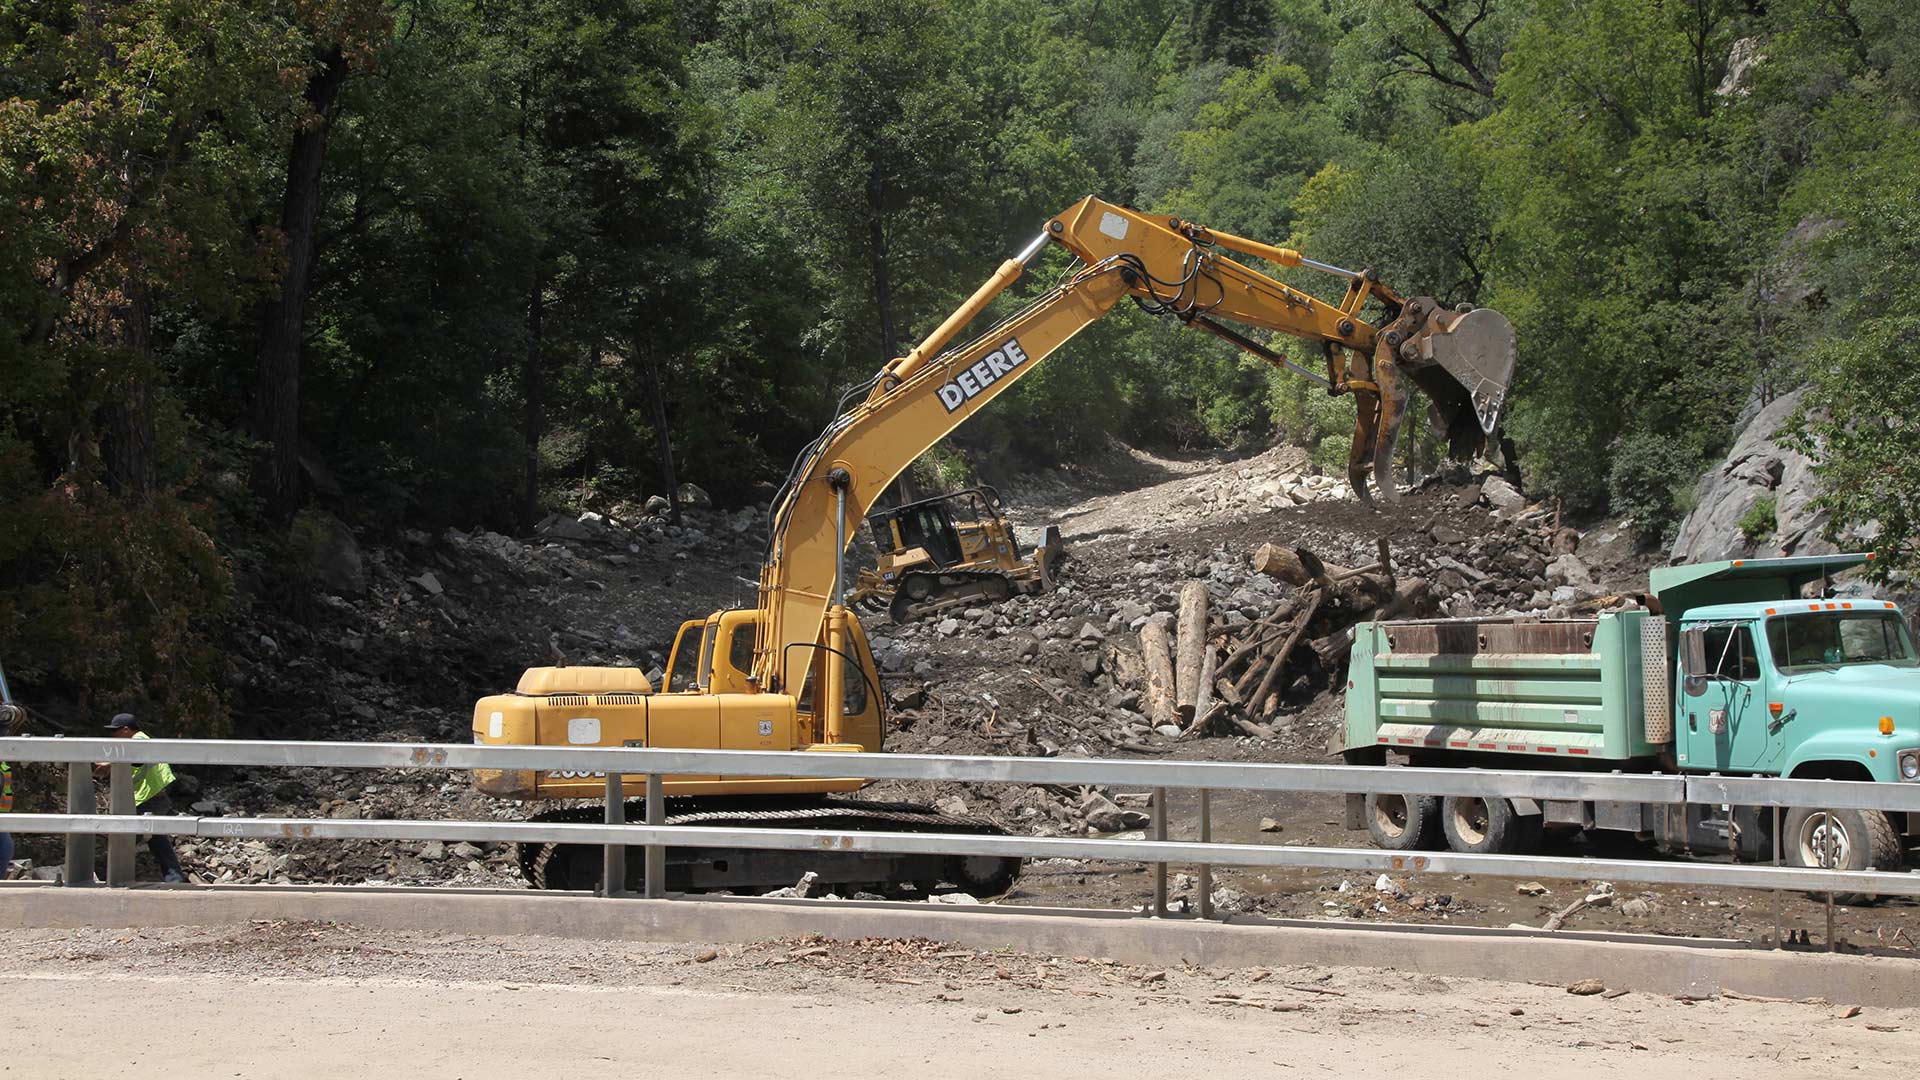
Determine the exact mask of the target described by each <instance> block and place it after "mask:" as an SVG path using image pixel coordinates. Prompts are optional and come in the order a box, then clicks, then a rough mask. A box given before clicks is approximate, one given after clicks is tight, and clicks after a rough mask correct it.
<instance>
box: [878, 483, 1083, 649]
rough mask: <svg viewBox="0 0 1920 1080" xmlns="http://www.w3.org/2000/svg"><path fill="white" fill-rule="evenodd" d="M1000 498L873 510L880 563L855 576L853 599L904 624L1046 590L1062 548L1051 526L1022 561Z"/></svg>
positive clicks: (989, 495)
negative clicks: (955, 608) (935, 613)
mask: <svg viewBox="0 0 1920 1080" xmlns="http://www.w3.org/2000/svg"><path fill="white" fill-rule="evenodd" d="M1003 505H1004V503H1003V502H1002V501H1001V498H1000V493H999V492H998V491H995V490H994V489H993V488H991V487H985V486H982V487H973V488H967V489H966V490H964V491H956V492H953V493H952V494H948V495H936V496H934V497H933V498H930V499H920V500H918V501H916V502H910V503H905V504H902V505H900V506H892V507H887V508H885V509H881V510H875V511H873V512H872V513H870V514H868V515H867V527H868V528H869V529H870V530H871V531H872V533H873V542H874V546H875V547H876V548H878V549H879V552H880V558H879V564H878V565H877V566H875V567H873V568H872V569H868V570H862V571H860V574H859V577H858V580H857V582H856V584H855V588H854V590H853V593H852V596H851V598H850V599H851V601H852V603H853V604H854V605H855V606H858V607H861V608H864V609H865V610H867V611H882V610H884V611H888V612H889V613H890V614H891V615H892V616H893V620H894V622H897V623H906V622H911V621H913V620H914V619H918V618H922V617H924V616H926V615H929V614H932V613H933V612H936V611H941V610H944V609H946V608H951V607H959V606H962V605H966V604H980V603H997V602H999V601H1001V600H1005V599H1006V598H1008V597H1010V596H1015V595H1031V594H1036V593H1042V592H1045V591H1046V590H1047V589H1048V588H1050V587H1051V586H1052V584H1053V571H1054V569H1055V568H1056V567H1057V566H1058V564H1059V561H1060V558H1061V556H1062V555H1063V553H1064V552H1063V547H1062V545H1061V542H1060V529H1059V527H1058V526H1056V525H1049V526H1047V528H1046V531H1045V533H1044V534H1043V536H1042V538H1041V541H1040V543H1039V544H1038V545H1036V546H1035V547H1034V549H1033V550H1032V552H1030V553H1029V554H1027V555H1026V556H1025V557H1022V555H1021V553H1020V544H1019V540H1018V538H1017V537H1016V536H1015V535H1014V531H1013V526H1012V525H1010V524H1009V523H1008V522H1007V519H1006V517H1005V516H1004V515H1003V514H1002V513H1001V507H1002V506H1003Z"/></svg>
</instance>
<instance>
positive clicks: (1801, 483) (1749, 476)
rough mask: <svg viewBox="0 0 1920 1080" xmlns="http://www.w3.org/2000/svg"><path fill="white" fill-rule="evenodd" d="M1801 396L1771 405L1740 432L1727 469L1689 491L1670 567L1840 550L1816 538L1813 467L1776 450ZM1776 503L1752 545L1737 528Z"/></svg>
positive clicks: (1820, 517) (1818, 518) (1821, 516)
mask: <svg viewBox="0 0 1920 1080" xmlns="http://www.w3.org/2000/svg"><path fill="white" fill-rule="evenodd" d="M1804 393H1805V391H1803V390H1795V391H1794V392H1793V393H1790V394H1783V395H1781V396H1780V397H1777V398H1774V399H1773V401H1772V402H1770V403H1768V404H1767V405H1765V406H1762V407H1761V408H1759V409H1758V411H1756V412H1754V413H1753V414H1752V415H1751V417H1750V418H1749V419H1748V420H1747V421H1746V423H1745V425H1744V426H1742V427H1741V429H1740V434H1739V437H1738V438H1736V439H1735V440H1734V444H1733V449H1732V451H1730V452H1729V453H1728V454H1727V459H1726V461H1724V462H1722V463H1721V464H1720V466H1719V467H1718V468H1716V469H1714V470H1712V471H1711V472H1708V473H1707V474H1706V475H1705V476H1702V477H1701V478H1700V483H1699V484H1698V485H1697V486H1696V487H1695V488H1694V505H1693V509H1692V510H1691V511H1690V512H1689V513H1688V514H1687V516H1686V519H1685V520H1683V521H1682V522H1681V523H1680V531H1679V532H1678V534H1676V535H1675V537H1674V540H1673V550H1672V552H1671V554H1672V557H1673V561H1674V562H1676V563H1682V562H1701V561H1704V560H1710V559H1738V558H1745V557H1747V556H1768V555H1822V554H1830V553H1832V552H1833V551H1835V550H1837V549H1836V548H1835V547H1834V545H1833V544H1832V543H1830V542H1828V541H1827V540H1826V539H1825V538H1824V537H1823V536H1821V529H1822V528H1824V527H1825V525H1826V523H1827V515H1826V514H1825V513H1823V512H1820V511H1818V510H1816V509H1815V508H1814V505H1813V499H1814V495H1815V494H1816V492H1817V487H1816V485H1815V482H1814V476H1813V463H1812V462H1811V461H1809V460H1808V459H1807V458H1806V456H1805V455H1803V454H1799V453H1796V452H1794V451H1792V450H1789V449H1787V448H1786V447H1784V446H1782V445H1780V443H1779V441H1778V439H1779V438H1780V437H1781V436H1782V435H1784V431H1783V430H1782V428H1783V427H1784V426H1785V423H1786V421H1787V419H1788V418H1789V417H1791V416H1792V415H1793V413H1794V410H1796V409H1798V408H1799V407H1800V400H1801V397H1802V396H1803V394H1804ZM1768 497H1771V498H1772V499H1773V528H1772V530H1771V532H1770V533H1768V534H1767V535H1763V536H1759V537H1757V538H1756V539H1754V540H1752V541H1749V540H1748V539H1747V538H1746V537H1745V536H1744V535H1742V534H1741V531H1740V521H1741V519H1742V518H1744V517H1746V516H1747V514H1748V512H1749V511H1751V510H1752V509H1753V508H1754V506H1755V505H1756V504H1758V503H1760V502H1761V500H1763V499H1766V498H1768Z"/></svg>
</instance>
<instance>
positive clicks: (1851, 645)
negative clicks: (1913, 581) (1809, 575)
mask: <svg viewBox="0 0 1920 1080" xmlns="http://www.w3.org/2000/svg"><path fill="white" fill-rule="evenodd" d="M1767 648H1768V650H1769V651H1770V652H1772V653H1773V664H1774V666H1775V667H1777V668H1779V669H1780V670H1781V671H1782V672H1785V673H1787V674H1793V673H1795V672H1800V671H1815V670H1818V669H1820V668H1830V667H1838V666H1839V665H1841V664H1893V665H1896V666H1899V667H1913V666H1915V664H1916V661H1915V658H1914V652H1913V639H1912V638H1910V637H1908V636H1907V627H1906V624H1905V623H1904V622H1902V621H1901V620H1900V617H1899V616H1898V615H1897V614H1895V613H1894V612H1891V611H1840V612H1834V611H1825V612H1819V613H1815V612H1808V613H1807V614H1805V615H1779V616H1775V617H1774V618H1771V619H1768V620H1767Z"/></svg>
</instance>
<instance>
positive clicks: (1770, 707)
mask: <svg viewBox="0 0 1920 1080" xmlns="http://www.w3.org/2000/svg"><path fill="white" fill-rule="evenodd" d="M1786 709H1787V707H1786V706H1785V705H1784V704H1782V703H1780V702H1778V701H1769V702H1767V711H1768V712H1770V713H1772V714H1773V715H1775V716H1779V715H1780V714H1781V713H1783V712H1785V711H1786Z"/></svg>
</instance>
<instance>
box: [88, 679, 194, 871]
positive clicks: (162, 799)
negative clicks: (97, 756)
mask: <svg viewBox="0 0 1920 1080" xmlns="http://www.w3.org/2000/svg"><path fill="white" fill-rule="evenodd" d="M107 731H109V732H110V733H112V735H113V737H114V738H116V739H144V738H146V737H147V733H146V732H144V731H141V730H140V719H139V717H136V716H134V715H133V714H132V713H121V714H120V715H118V716H116V717H114V718H113V719H112V720H111V721H109V722H108V723H107ZM171 783H173V766H171V765H168V764H166V763H165V762H161V761H154V762H149V763H147V764H145V765H140V766H136V767H135V768H134V770H133V809H134V812H135V813H140V814H158V815H161V816H165V817H171V816H172V815H173V800H172V799H169V798H167V785H169V784H171ZM147 850H148V851H150V852H152V853H153V861H154V862H157V863H159V864H160V872H161V880H162V881H185V880H187V875H186V874H185V873H183V872H182V871H181V869H180V856H179V855H178V854H176V853H175V852H174V850H173V840H172V838H170V837H168V836H165V835H163V834H160V833H155V834H153V835H152V836H149V837H147Z"/></svg>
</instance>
